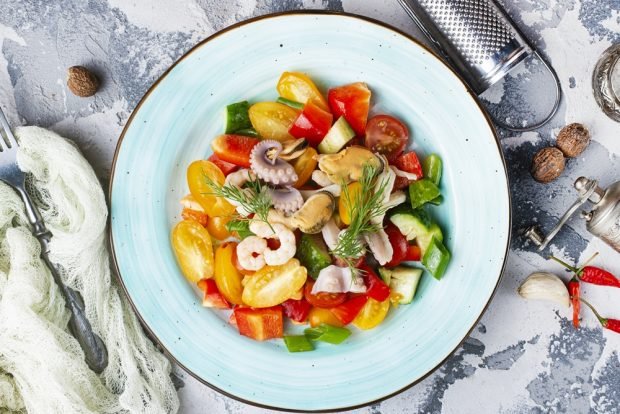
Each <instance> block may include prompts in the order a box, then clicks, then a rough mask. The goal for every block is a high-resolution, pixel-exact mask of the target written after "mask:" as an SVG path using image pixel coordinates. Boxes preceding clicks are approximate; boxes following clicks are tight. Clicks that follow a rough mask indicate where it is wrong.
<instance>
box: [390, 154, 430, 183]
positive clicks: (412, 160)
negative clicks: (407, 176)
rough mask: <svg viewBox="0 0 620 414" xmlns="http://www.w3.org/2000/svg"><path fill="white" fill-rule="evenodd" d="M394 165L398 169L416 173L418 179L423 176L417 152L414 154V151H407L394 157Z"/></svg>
mask: <svg viewBox="0 0 620 414" xmlns="http://www.w3.org/2000/svg"><path fill="white" fill-rule="evenodd" d="M394 165H395V166H396V168H398V169H399V170H403V171H406V172H408V173H411V174H415V175H417V176H418V179H420V178H422V177H423V176H424V173H423V172H422V164H421V163H420V160H419V159H418V154H416V153H415V152H414V151H411V152H407V153H405V154H403V155H401V156H399V157H398V158H396V160H395V161H394Z"/></svg>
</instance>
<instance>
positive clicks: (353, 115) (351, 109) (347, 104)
mask: <svg viewBox="0 0 620 414" xmlns="http://www.w3.org/2000/svg"><path fill="white" fill-rule="evenodd" d="M327 100H328V101H329V107H330V109H331V112H332V114H334V116H336V117H341V116H344V118H345V119H346V120H347V122H348V123H349V125H350V126H351V128H353V130H354V131H355V133H356V134H357V135H359V136H364V133H365V131H366V122H367V120H368V109H369V108H370V89H368V86H367V85H366V84H365V83H362V82H357V83H351V84H349V85H344V86H339V87H337V88H332V89H330V90H329V92H328V93H327Z"/></svg>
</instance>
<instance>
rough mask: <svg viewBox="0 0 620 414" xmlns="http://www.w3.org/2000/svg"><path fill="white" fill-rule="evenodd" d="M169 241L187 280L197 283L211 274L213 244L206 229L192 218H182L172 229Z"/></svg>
mask: <svg viewBox="0 0 620 414" xmlns="http://www.w3.org/2000/svg"><path fill="white" fill-rule="evenodd" d="M171 241H172V249H173V250H174V254H175V256H176V258H177V262H178V263H179V267H180V268H181V272H182V273H183V275H185V277H186V278H187V280H189V281H190V282H192V283H197V282H198V281H199V280H200V279H208V278H210V277H212V276H213V245H212V244H211V236H209V232H208V231H207V229H205V228H204V227H203V226H201V225H200V224H199V223H198V222H196V221H194V220H183V221H181V222H179V223H177V225H176V226H174V229H172V234H171Z"/></svg>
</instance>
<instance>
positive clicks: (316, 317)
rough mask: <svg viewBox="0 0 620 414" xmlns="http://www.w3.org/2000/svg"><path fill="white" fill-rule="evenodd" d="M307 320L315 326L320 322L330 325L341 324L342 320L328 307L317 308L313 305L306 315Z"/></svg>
mask: <svg viewBox="0 0 620 414" xmlns="http://www.w3.org/2000/svg"><path fill="white" fill-rule="evenodd" d="M308 322H310V326H312V327H313V328H314V327H317V326H320V325H321V324H327V325H331V326H338V327H340V326H342V322H340V320H339V319H338V318H336V315H334V314H333V313H332V312H331V311H330V310H329V309H325V308H317V307H313V308H312V309H310V314H309V315H308Z"/></svg>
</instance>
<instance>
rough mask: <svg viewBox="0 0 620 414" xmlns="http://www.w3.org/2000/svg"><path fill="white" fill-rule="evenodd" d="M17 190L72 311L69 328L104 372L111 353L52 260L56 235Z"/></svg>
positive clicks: (97, 369)
mask: <svg viewBox="0 0 620 414" xmlns="http://www.w3.org/2000/svg"><path fill="white" fill-rule="evenodd" d="M16 189H17V192H18V193H19V195H20V196H21V197H22V199H23V201H24V204H25V206H26V215H27V216H28V221H29V222H30V224H31V225H32V228H33V231H32V233H33V234H34V235H35V236H36V238H37V239H38V240H39V243H41V258H42V259H43V261H44V262H45V264H46V265H47V267H48V268H49V269H50V272H51V273H52V277H53V278H54V281H55V282H56V284H57V285H58V287H59V288H60V291H61V293H62V295H63V297H64V299H65V304H66V306H67V308H68V309H69V311H70V312H71V318H70V319H69V329H70V331H71V333H72V334H73V336H74V337H75V339H77V341H78V343H79V344H80V346H81V347H82V350H83V351H84V359H85V360H86V363H87V364H88V366H89V368H90V369H91V370H93V371H94V372H96V373H101V372H103V370H104V369H105V368H106V366H107V365H108V351H107V349H106V347H105V344H104V343H103V341H102V340H101V338H100V337H99V336H98V335H97V334H96V333H94V332H93V328H92V326H91V324H90V322H89V321H88V318H87V317H86V312H85V309H84V301H83V299H82V296H81V295H80V293H79V292H76V291H75V290H73V289H71V288H69V287H67V286H65V284H64V283H63V282H62V279H61V278H60V275H59V273H58V270H57V269H56V266H55V265H54V264H53V263H52V262H51V261H50V259H49V256H48V254H49V241H50V239H51V238H52V233H50V231H49V230H47V227H45V223H44V222H43V218H42V217H41V213H39V210H38V209H37V208H36V206H35V205H34V203H33V202H32V199H31V198H30V196H29V195H28V193H27V192H26V191H25V190H24V188H16Z"/></svg>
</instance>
